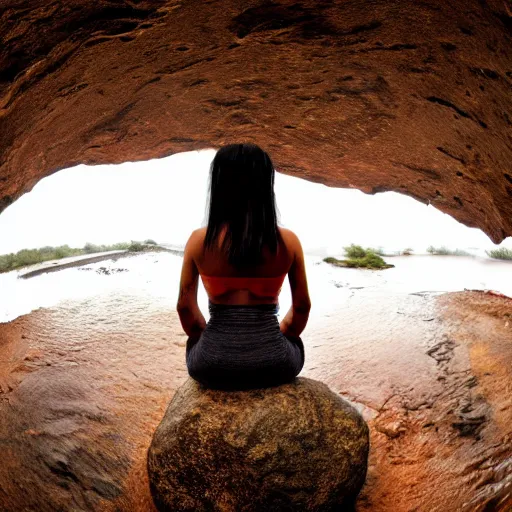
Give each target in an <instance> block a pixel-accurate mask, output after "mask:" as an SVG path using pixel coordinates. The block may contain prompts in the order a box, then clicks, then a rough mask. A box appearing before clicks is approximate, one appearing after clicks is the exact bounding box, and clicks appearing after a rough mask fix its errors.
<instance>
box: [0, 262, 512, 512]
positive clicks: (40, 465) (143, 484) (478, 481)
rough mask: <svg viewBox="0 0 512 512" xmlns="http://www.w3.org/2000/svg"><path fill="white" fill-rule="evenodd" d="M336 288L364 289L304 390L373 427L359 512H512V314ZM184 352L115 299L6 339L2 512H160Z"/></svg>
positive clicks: (0, 363) (311, 356)
mask: <svg viewBox="0 0 512 512" xmlns="http://www.w3.org/2000/svg"><path fill="white" fill-rule="evenodd" d="M119 263H120V262H119ZM90 272H92V271H90ZM90 272H83V274H82V275H89V274H90ZM345 272H346V271H345ZM349 272H350V271H349ZM386 272H387V271H386ZM58 274H59V273H56V274H54V275H58ZM94 274H95V275H99V274H96V273H94ZM337 275H340V276H341V275H342V276H350V279H351V280H352V281H351V282H350V283H346V282H345V281H344V277H343V278H340V279H338V278H337V279H336V280H335V283H337V286H331V287H333V288H336V290H338V291H339V292H340V300H339V302H337V303H336V304H335V305H334V306H333V307H331V308H323V309H321V310H319V311H318V313H317V314H316V315H315V316H314V318H312V321H311V323H310V325H309V326H308V329H307V330H306V331H305V333H304V336H303V339H304V343H305V347H306V365H305V367H304V370H303V375H304V376H307V377H310V378H315V379H319V380H322V381H324V382H326V383H327V384H328V385H329V386H330V387H331V388H332V389H333V390H334V391H336V392H338V393H340V394H341V395H342V396H344V397H346V398H347V399H349V400H351V401H352V402H353V403H354V404H355V405H356V406H357V407H358V408H359V409H360V410H361V411H362V412H363V414H364V416H365V418H366V419H367V421H368V422H369V424H370V427H371V443H372V445H371V454H370V467H369V473H368V479H367V482H366V485H365V487H364V489H363V491H362V493H361V496H360V499H359V501H358V505H357V510H359V511H366V510H368V511H376V512H391V511H393V512H406V511H407V512H409V511H412V510H415V511H425V512H432V511H440V512H441V511H443V512H451V511H494V510H496V511H507V512H508V511H509V510H510V508H511V507H512V372H511V371H510V368H512V300H510V299H507V298H505V297H499V296H494V295H491V294H484V293H477V292H460V293H448V294H438V293H431V292H428V291H427V292H425V291H420V292H419V293H417V292H405V291H403V290H400V291H392V290H389V289H387V290H385V289H382V288H380V289H378V290H376V289H371V287H370V286H368V284H367V283H368V282H369V281H368V280H370V281H371V280H372V279H373V280H375V279H377V278H382V279H387V278H385V274H384V273H383V274H381V275H380V277H379V276H377V275H374V277H373V278H371V277H368V276H369V274H361V276H362V277H361V282H360V283H354V281H353V279H354V277H353V276H354V275H353V274H337ZM382 276H384V277H382ZM108 277H109V278H113V279H117V278H118V277H119V278H120V277H121V274H119V276H118V275H117V274H116V275H110V276H108ZM37 279H39V278H37ZM89 279H91V278H89ZM365 283H366V284H365ZM357 284H360V285H361V286H362V287H363V288H362V289H359V288H360V286H357ZM338 286H339V288H338ZM365 286H366V288H365ZM368 288H369V289H368ZM185 340H186V337H185V335H184V333H182V331H181V327H180V325H179V321H178V318H177V316H176V314H175V313H174V312H173V309H172V307H171V305H170V302H169V301H168V299H167V298H166V299H163V298H160V299H157V298H155V294H154V289H153V290H152V291H151V293H149V292H148V293H141V292H140V289H137V290H136V289H134V288H133V289H130V288H129V287H125V288H124V289H123V291H120V290H119V289H116V290H113V289H106V290H104V291H103V292H102V293H99V294H95V295H91V296H85V297H80V298H75V299H73V300H67V301H64V302H60V303H59V304H58V305H55V306H53V307H50V308H47V309H39V310H37V311H33V312H32V313H30V314H27V315H24V316H21V317H19V318H17V319H16V320H14V321H12V322H9V323H4V324H0V388H1V392H0V444H1V453H2V464H0V510H2V511H5V512H11V511H21V510H37V511H41V512H45V511H56V510H59V511H90V510H94V511H100V510H101V511H123V512H125V511H126V512H128V511H130V512H132V511H135V512H138V511H141V512H142V511H148V510H152V504H151V499H150V496H149V491H148V486H147V475H146V469H145V468H146V450H147V448H148V446H149V443H150V439H151V435H152V432H153V431H154V429H155V428H156V425H157V424H158V423H159V421H160V419H161V417H162V416H163V414H164V410H165V407H166V405H167V403H168V402H169V400H170V399H171V397H172V395H173V394H174V392H175V390H176V389H177V387H178V386H180V385H181V384H182V383H183V382H184V380H185V379H186V378H187V373H186V367H185Z"/></svg>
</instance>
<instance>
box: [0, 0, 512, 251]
mask: <svg viewBox="0 0 512 512" xmlns="http://www.w3.org/2000/svg"><path fill="white" fill-rule="evenodd" d="M509 5H510V0H506V1H499V0H490V1H487V2H481V1H479V0H467V1H465V2H458V1H455V0H451V1H446V0H427V1H424V2H410V1H406V0H397V1H394V2H389V1H387V0H376V1H374V2H371V4H368V3H367V2H355V1H349V0H347V1H337V2H335V1H332V0H331V1H324V2H316V1H313V0H304V1H301V2H297V1H295V0H294V1H292V0H277V1H273V2H262V1H261V0H260V1H257V0H244V1H242V2H240V1H239V0H225V1H220V0H219V1H210V2H201V3H198V2H181V3H180V2H177V1H174V0H141V1H137V2H135V1H134V2H129V1H127V0H126V1H122V2H119V1H114V0H97V1H95V2H90V1H87V0H68V1H66V2H64V1H52V2H50V1H49V0H32V1H31V2H30V3H28V2H25V1H22V0H4V1H3V2H2V6H1V7H0V211H1V210H2V209H3V208H5V207H6V206H7V205H9V204H10V203H11V202H12V201H14V200H15V199H16V198H18V197H19V196H20V195H21V194H23V193H24V192H27V191H28V190H30V189H31V188H32V187H33V186H34V184H35V183H36V182H37V181H38V180H39V179H41V178H42V177H44V176H47V175H49V174H51V173H53V172H55V171H57V170H59V169H62V168H65V167H69V166H72V165H76V164H79V163H86V164H100V163H119V162H123V161H126V160H144V159H149V158H156V157H163V156H167V155H169V154H172V153H177V152H180V151H188V150H193V149H201V148H209V147H217V146H218V145H221V144H223V143H225V142H228V141H247V140H251V141H254V142H256V143H258V144H260V145H262V146H263V147H264V148H265V149H267V150H268V151H269V152H270V154H271V155H272V156H273V157H274V160H275V163H276V166H277V168H278V169H279V170H280V171H282V172H285V173H287V174H292V175H295V176H299V177H301V178H305V179H309V180H311V181H318V182H322V183H326V184H328V185H331V186H338V187H354V188H358V189H361V190H363V191H364V192H367V193H375V192H382V191H385V190H394V191H398V192H402V193H404V194H408V195H410V196H412V197H415V198H416V199H418V200H420V201H423V202H425V203H431V204H433V205H434V206H436V207H437V208H439V209H441V210H443V211H445V212H447V213H449V214H451V215H453V216H454V217H455V218H456V219H458V220H460V221H462V222H464V223H465V224H467V225H469V226H476V227H480V228H482V229H483V230H484V231H485V232H486V233H488V234H489V236H490V237H491V238H492V239H493V240H494V241H495V242H499V241H500V240H502V239H503V238H504V237H506V236H508V235H512V169H511V168H510V162H511V161H512V133H511V132H512V107H511V92H512V44H511V26H512V17H511V12H512V9H509V8H508V6H509Z"/></svg>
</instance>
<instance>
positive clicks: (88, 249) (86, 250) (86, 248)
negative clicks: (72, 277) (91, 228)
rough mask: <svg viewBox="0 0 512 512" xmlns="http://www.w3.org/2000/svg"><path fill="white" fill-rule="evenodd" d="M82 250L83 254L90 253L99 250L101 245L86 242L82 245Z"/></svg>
mask: <svg viewBox="0 0 512 512" xmlns="http://www.w3.org/2000/svg"><path fill="white" fill-rule="evenodd" d="M83 251H84V253H85V254H92V253H94V252H101V247H100V246H99V245H95V244H91V243H89V242H87V243H86V244H85V245H84V248H83Z"/></svg>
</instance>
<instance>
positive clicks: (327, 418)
mask: <svg viewBox="0 0 512 512" xmlns="http://www.w3.org/2000/svg"><path fill="white" fill-rule="evenodd" d="M368 450H369V435H368V427H367V425H366V423H365V421H364V420H363V418H362V417H361V415H360V414H359V412H358V411H357V410H356V409H355V408H354V407H353V406H352V405H350V404H349V403H348V402H347V401H345V400H343V399H342V398H341V397H340V396H339V395H337V394H336V393H334V392H333V391H331V390H330V389H329V388H328V387H327V386H326V385H325V384H323V383H321V382H318V381H314V380H311V379H306V378H298V379H296V380H295V381H294V382H292V383H289V384H285V385H281V386H278V387H273V388H264V389H256V390H249V391H235V392H233V391H218V390H210V389H205V388H204V387H202V386H201V385H199V384H198V383H197V382H196V381H194V380H193V379H189V380H188V381H187V382H185V384H183V386H182V387H181V388H180V389H178V391H177V392H176V394H175V395H174V398H173V399H172V401H171V403H170V405H169V407H168V409H167V412H166V413H165V416H164V418H163V420H162V422H161V423H160V425H159V426H158V428H157V430H156V432H155V435H154V437H153V440H152V443H151V446H150V448H149V453H148V471H149V480H150V486H151V493H152V496H153V499H154V502H155V505H156V506H157V508H158V509H159V510H161V511H167V510H172V511H195V512H198V511H203V510H219V511H226V512H228V511H233V512H234V511H236V512H239V511H262V510H265V511H270V510H274V511H277V510H294V511H300V510H308V511H309V510H314V511H330V510H349V509H350V508H351V506H352V504H353V502H354V500H355V497H356V496H357V494H358V493H359V491H360V489H361V487H362V485H363V483H364V481H365V478H366V470H367V459H368Z"/></svg>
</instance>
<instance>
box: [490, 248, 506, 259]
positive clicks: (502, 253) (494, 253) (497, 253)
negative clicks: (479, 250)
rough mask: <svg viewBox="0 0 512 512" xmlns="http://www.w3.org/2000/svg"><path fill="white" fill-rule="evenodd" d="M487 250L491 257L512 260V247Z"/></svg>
mask: <svg viewBox="0 0 512 512" xmlns="http://www.w3.org/2000/svg"><path fill="white" fill-rule="evenodd" d="M485 252H486V253H487V256H489V257H490V258H496V259H497V260H512V249H507V248H506V247H500V248H499V249H491V250H490V251H485Z"/></svg>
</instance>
